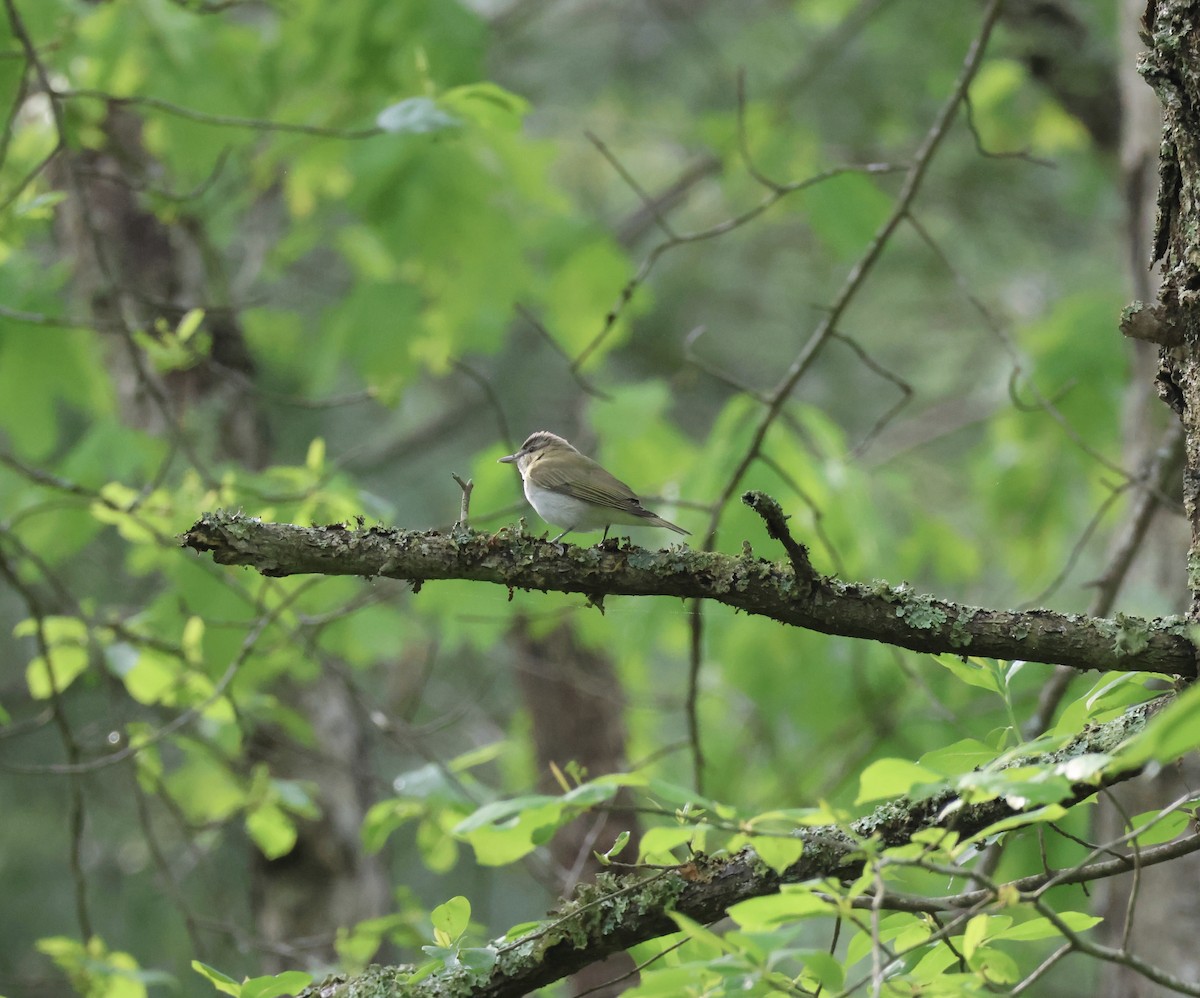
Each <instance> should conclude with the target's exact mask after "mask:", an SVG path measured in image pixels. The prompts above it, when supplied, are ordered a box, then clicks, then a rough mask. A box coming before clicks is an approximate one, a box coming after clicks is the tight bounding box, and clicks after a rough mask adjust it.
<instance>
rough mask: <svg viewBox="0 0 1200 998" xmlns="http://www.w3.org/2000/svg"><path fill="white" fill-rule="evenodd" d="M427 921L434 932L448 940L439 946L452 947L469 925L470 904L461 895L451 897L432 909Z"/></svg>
mask: <svg viewBox="0 0 1200 998" xmlns="http://www.w3.org/2000/svg"><path fill="white" fill-rule="evenodd" d="M429 920H430V921H431V922H433V929H434V932H435V933H440V934H441V936H442V937H444V938H446V939H448V940H449V942H447V943H442V944H441V945H446V946H449V945H452V944H453V943H456V942H458V940H459V938H461V936H462V934H463V933H464V932H466V931H467V926H468V925H470V924H471V902H470V901H468V900H467V899H466V898H465V897H462V896H461V895H459V896H457V897H452V898H451V899H450V900H449V901H445V902H443V903H442V904H439V905H438V906H437V907H436V908H434V909H433V911H431V912H430V913H429Z"/></svg>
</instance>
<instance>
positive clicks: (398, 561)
mask: <svg viewBox="0 0 1200 998" xmlns="http://www.w3.org/2000/svg"><path fill="white" fill-rule="evenodd" d="M181 540H182V543H183V546H184V547H189V548H192V549H193V550H195V551H200V552H211V553H212V556H213V560H214V561H216V562H217V563H219V564H222V565H248V566H251V567H253V568H255V569H257V570H258V571H259V572H261V573H262V574H263V575H268V576H285V575H304V574H319V575H362V576H366V577H374V576H385V577H387V578H392V579H407V580H411V581H413V582H416V583H421V582H425V581H427V580H431V579H471V580H474V581H478V582H492V583H495V584H497V585H502V586H508V587H509V588H510V589H541V590H554V591H556V592H565V593H582V594H583V595H585V596H588V597H589V598H596V597H603V596H610V595H611V596H618V595H622V596H676V597H679V598H681V599H710V600H713V601H715V602H717V603H723V604H725V605H726V606H731V607H734V608H735V609H738V610H744V611H746V612H747V613H753V614H758V615H761V616H765V617H770V618H771V619H773V620H776V621H779V622H780V623H782V624H790V625H792V626H794V627H803V628H807V629H809V630H813V631H819V632H821V633H823V634H837V635H843V636H845V637H853V638H869V639H871V640H874V641H882V642H884V643H886V644H891V645H897V646H899V647H901V648H909V649H912V650H913V651H920V652H929V653H932V654H940V653H943V652H949V653H953V654H956V655H974V656H981V657H984V658H1002V659H1022V660H1025V661H1034V662H1046V663H1049V664H1052V665H1067V666H1070V667H1072V668H1075V669H1100V670H1113V671H1141V672H1156V673H1163V674H1166V675H1171V676H1183V677H1188V678H1192V677H1195V675H1196V649H1195V647H1194V646H1193V644H1192V643H1191V641H1190V640H1188V638H1187V636H1186V632H1185V629H1184V626H1183V623H1182V621H1180V620H1178V619H1175V618H1162V619H1155V620H1149V619H1143V618H1132V617H1124V616H1121V615H1118V616H1117V617H1116V618H1115V619H1113V620H1109V619H1105V618H1100V617H1087V616H1083V615H1078V614H1062V613H1055V612H1052V611H1050V610H1025V611H1019V612H1018V611H1012V610H991V609H984V608H981V607H973V606H965V605H962V604H957V603H951V602H949V601H947V600H941V599H936V598H934V597H932V596H927V595H920V594H917V593H915V592H913V591H911V590H910V589H909V588H908V587H906V586H890V585H887V584H886V583H883V582H873V583H870V584H859V583H846V582H841V581H838V580H836V579H831V578H827V577H826V578H814V577H808V578H798V577H797V575H796V572H795V570H794V569H793V567H792V566H791V565H789V564H781V563H773V562H767V561H764V560H763V559H761V558H757V559H756V558H754V557H753V556H751V555H749V554H743V555H740V556H737V557H734V556H731V555H725V554H720V553H716V552H709V551H690V550H687V549H685V548H678V547H677V548H672V549H670V550H663V551H648V550H645V549H643V548H639V547H634V546H631V545H624V546H622V545H619V544H618V543H617V542H616V541H615V540H609V541H608V542H606V543H605V544H602V545H597V546H595V547H588V548H581V547H574V546H571V545H563V546H562V550H560V546H559V545H556V544H550V543H548V542H546V541H544V540H539V539H534V538H531V537H528V536H526V534H525V533H524V531H523V530H521V529H510V528H505V529H503V530H500V531H499V532H498V533H495V534H485V533H474V532H471V533H465V532H459V533H456V534H442V533H439V532H437V531H408V530H397V529H391V528H385V527H371V528H369V529H363V528H359V529H357V530H351V529H349V528H348V527H345V526H342V525H336V524H335V525H333V526H327V527H299V526H294V525H292V524H286V523H263V522H262V521H260V520H257V519H255V518H254V517H248V516H243V515H242V514H240V513H227V512H216V513H206V514H205V515H204V516H203V517H201V518H200V519H199V520H198V521H196V523H195V524H194V525H193V526H192V528H191V529H190V530H189V531H188V532H187V533H186V534H184V535H183V537H182V538H181Z"/></svg>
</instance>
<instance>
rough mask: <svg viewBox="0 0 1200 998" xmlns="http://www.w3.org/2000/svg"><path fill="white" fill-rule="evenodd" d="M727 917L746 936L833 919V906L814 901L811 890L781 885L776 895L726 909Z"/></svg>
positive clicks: (753, 899)
mask: <svg viewBox="0 0 1200 998" xmlns="http://www.w3.org/2000/svg"><path fill="white" fill-rule="evenodd" d="M728 914H729V917H730V918H732V919H733V920H734V921H735V922H737V924H738V925H739V926H741V927H742V928H743V929H745V930H746V931H747V932H771V931H773V930H775V929H778V928H779V927H780V926H781V925H790V924H791V923H793V922H798V921H800V920H801V919H805V918H823V917H829V916H832V915H836V914H837V906H836V905H834V904H832V903H831V902H829V901H826V900H825V899H824V898H822V897H818V896H817V895H816V894H814V893H813V890H812V888H811V887H808V886H806V885H795V884H785V885H784V886H783V887H782V888H781V890H780V892H779V893H778V894H767V895H764V896H763V897H756V898H749V899H747V900H745V901H739V902H737V904H734V905H730V907H729V911H728Z"/></svg>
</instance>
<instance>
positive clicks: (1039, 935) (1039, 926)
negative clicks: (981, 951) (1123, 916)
mask: <svg viewBox="0 0 1200 998" xmlns="http://www.w3.org/2000/svg"><path fill="white" fill-rule="evenodd" d="M1058 917H1059V918H1060V919H1061V920H1062V921H1063V922H1064V923H1066V926H1067V928H1069V929H1071V930H1072V931H1073V932H1086V931H1087V930H1088V929H1090V928H1092V926H1094V925H1099V924H1100V923H1101V922H1103V921H1104V919H1103V918H1100V917H1098V916H1096V915H1089V914H1087V913H1086V912H1082V911H1063V912H1059V913H1058ZM1061 935H1062V930H1061V929H1059V928H1058V926H1057V925H1055V924H1054V923H1053V922H1051V921H1050V919H1048V918H1031V919H1028V920H1027V921H1024V922H1019V923H1018V924H1016V925H1013V926H1011V927H1010V928H1006V929H1002V930H1000V931H999V932H996V933H994V934H993V935H992V938H993V939H1007V940H1010V941H1012V942H1033V941H1035V940H1038V939H1052V938H1058V937H1059V936H1061Z"/></svg>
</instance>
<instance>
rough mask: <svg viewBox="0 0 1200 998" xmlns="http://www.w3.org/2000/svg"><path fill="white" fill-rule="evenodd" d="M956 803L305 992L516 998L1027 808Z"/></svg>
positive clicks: (1129, 722)
mask: <svg viewBox="0 0 1200 998" xmlns="http://www.w3.org/2000/svg"><path fill="white" fill-rule="evenodd" d="M1171 699H1172V695H1170V694H1168V695H1167V696H1164V697H1160V698H1159V699H1157V700H1154V701H1151V702H1149V703H1143V704H1139V705H1137V706H1135V707H1131V708H1130V709H1129V710H1127V711H1125V713H1123V714H1122V715H1121V716H1120V717H1117V718H1115V719H1113V720H1111V721H1108V722H1105V723H1103V724H1098V725H1095V726H1091V727H1089V728H1087V729H1086V730H1085V731H1083V732H1082V733H1081V734H1080V735H1078V736H1077V737H1076V738H1074V739H1073V740H1072V741H1071V742H1070V743H1069V744H1068V745H1066V746H1064V747H1063V748H1061V749H1059V750H1058V751H1057V752H1054V753H1049V754H1046V755H1041V756H1037V757H1036V760H1035V759H1016V760H1013V762H1012V765H1013V766H1023V765H1026V764H1028V763H1031V762H1033V761H1036V762H1037V763H1039V764H1042V765H1055V766H1062V767H1065V768H1067V769H1069V766H1067V764H1068V763H1069V761H1070V760H1072V759H1077V758H1080V757H1083V756H1092V755H1094V754H1096V753H1104V754H1109V753H1113V752H1115V751H1116V750H1117V748H1118V746H1119V745H1120V744H1121V743H1122V742H1123V741H1125V740H1126V739H1128V738H1129V737H1130V736H1132V735H1134V734H1136V733H1138V732H1139V731H1141V730H1142V729H1143V728H1144V727H1145V724H1146V722H1147V721H1148V720H1149V718H1150V717H1151V716H1153V714H1154V713H1156V712H1157V711H1158V710H1159V709H1161V708H1162V706H1164V704H1165V703H1167V702H1169V701H1170V700H1171ZM1131 775H1133V771H1132V770H1126V771H1124V772H1121V771H1119V768H1117V767H1114V772H1113V773H1112V774H1111V775H1109V776H1107V777H1106V778H1104V779H1102V780H1100V781H1099V783H1098V784H1095V783H1077V784H1074V785H1072V786H1071V787H1070V790H1069V792H1067V793H1065V794H1064V796H1063V798H1062V799H1061V800H1060V801H1059V803H1060V804H1062V805H1064V806H1068V807H1069V806H1071V805H1073V804H1076V803H1079V802H1080V801H1083V800H1086V799H1087V798H1088V797H1090V796H1092V795H1093V794H1095V793H1096V792H1097V790H1098V789H1099V787H1100V786H1111V785H1113V784H1115V783H1118V782H1120V781H1122V780H1124V779H1127V778H1128V777H1129V776H1131ZM954 803H955V796H954V794H953V793H950V792H946V793H941V794H935V795H934V796H932V797H929V798H926V799H924V800H919V801H911V800H908V799H904V798H901V799H898V800H894V801H890V802H888V803H887V804H884V805H882V806H880V807H878V808H876V809H875V810H874V811H873V812H872V813H871V814H869V815H867V816H866V817H864V818H860V819H859V820H857V821H855V822H852V823H851V824H850V825H849V826H848V828H845V829H843V828H840V827H837V826H834V825H828V826H817V827H810V828H798V829H797V830H796V835H797V837H798V838H800V839H801V840H802V841H803V843H804V852H803V853H802V855H801V856H800V858H799V859H798V860H797V861H796V862H795V863H793V864H792V865H791V866H789V867H788V868H787V869H785V870H784V871H783V872H782V873H779V872H776V871H775V870H773V869H771V868H770V867H768V866H766V865H765V864H764V863H763V862H762V861H761V860H760V859H759V858H758V857H757V856H756V855H755V854H754V852H753V850H750V849H744V850H742V851H740V852H738V853H736V854H734V855H732V856H729V855H726V856H704V855H698V856H695V857H694V858H693V859H692V860H691V861H689V862H688V863H686V864H683V865H682V866H680V867H679V868H677V869H670V870H657V871H647V872H645V873H633V874H627V875H623V876H613V875H607V874H606V875H602V876H601V877H600V878H599V879H598V881H597V882H596V883H595V884H588V885H585V886H582V887H580V888H579V890H578V891H577V892H576V895H575V897H574V898H572V899H571V900H570V901H566V902H564V903H563V904H562V905H561V906H560V908H559V909H558V910H557V911H556V912H553V913H552V914H551V920H550V921H549V922H548V923H547V924H545V925H543V926H541V927H539V928H538V929H535V930H533V931H531V932H528V933H526V934H525V935H523V936H519V937H518V938H516V939H513V940H509V941H505V942H499V941H498V942H497V943H495V944H494V945H495V948H496V960H495V964H494V966H492V968H491V970H490V971H487V972H472V971H470V970H469V969H465V968H463V969H457V970H447V971H443V972H441V973H438V974H434V975H433V976H431V977H426V978H425V979H423V980H421V981H418V982H416V983H414V984H408V983H407V977H408V976H409V974H410V973H411V970H412V968H405V967H387V968H383V967H377V968H371V969H370V970H368V971H367V973H366V974H365V975H361V976H358V977H351V978H344V979H341V980H331V981H327V982H325V983H324V984H322V985H320V986H317V987H314V988H312V989H310V990H309V991H308V992H305V995H304V998H316V996H317V995H320V996H321V998H348V996H350V995H360V994H372V995H379V996H381V998H382V996H391V998H435V996H450V995H456V996H470V998H519V996H521V995H525V994H528V993H529V992H530V991H532V990H534V989H536V988H539V987H543V986H545V985H547V984H550V983H552V982H553V981H557V980H561V979H563V978H565V977H567V976H569V975H570V974H573V973H575V972H576V971H578V970H580V969H581V968H582V967H585V966H587V965H588V964H590V963H593V962H595V961H597V960H601V959H603V958H604V957H606V956H608V955H609V954H611V953H615V952H617V951H619V950H624V949H628V948H629V947H630V946H633V945H635V944H636V943H640V942H645V941H646V940H648V939H654V938H656V937H658V936H662V935H666V934H668V933H671V932H675V931H677V929H678V926H677V925H676V923H675V922H674V921H673V920H672V919H671V918H670V916H669V915H668V912H669V911H677V912H680V913H681V914H684V915H686V916H688V917H689V918H691V919H693V920H695V921H698V922H701V923H704V924H709V923H712V922H715V921H717V920H718V919H720V918H722V917H723V916H724V915H725V913H726V912H727V911H728V910H729V908H730V907H731V906H732V905H734V904H736V903H737V902H739V901H745V900H747V899H748V898H752V897H761V896H763V895H766V894H773V893H775V892H776V891H778V890H779V888H780V887H781V886H782V885H783V884H795V883H802V882H804V881H810V880H816V879H824V878H830V879H833V880H840V881H843V882H845V881H848V880H852V879H854V878H856V877H857V876H858V875H859V874H860V873H861V872H862V870H863V866H864V862H865V860H864V856H865V852H864V849H863V843H864V842H866V841H867V840H871V842H872V843H873V846H872V848H888V847H891V846H899V845H904V844H907V843H908V842H910V841H911V840H912V837H913V835H914V833H916V832H918V831H921V830H924V829H933V828H947V829H951V828H952V829H953V830H954V831H955V832H957V833H958V834H959V836H960V837H962V838H966V837H969V836H971V835H974V834H976V833H978V832H981V831H983V830H984V829H987V828H989V827H990V826H992V825H994V824H995V823H996V822H997V821H1001V820H1003V819H1005V818H1009V817H1011V816H1012V815H1014V814H1018V813H1019V810H1018V809H1016V808H1013V807H1011V806H1010V805H1009V804H1008V803H1006V801H1005V800H1004V798H1003V797H997V798H995V799H993V800H989V801H985V802H983V803H978V804H963V805H962V806H961V807H958V806H951V805H952V804H954ZM1134 865H1135V860H1134V859H1133V858H1130V859H1129V860H1128V866H1129V868H1132V867H1133V866H1134ZM1114 872H1115V871H1114ZM884 900H886V899H884ZM882 907H884V908H886V907H887V905H886V904H884V905H882ZM948 907H950V908H952V907H953V904H952V903H951V904H950V905H948ZM365 978H366V979H369V980H365Z"/></svg>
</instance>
